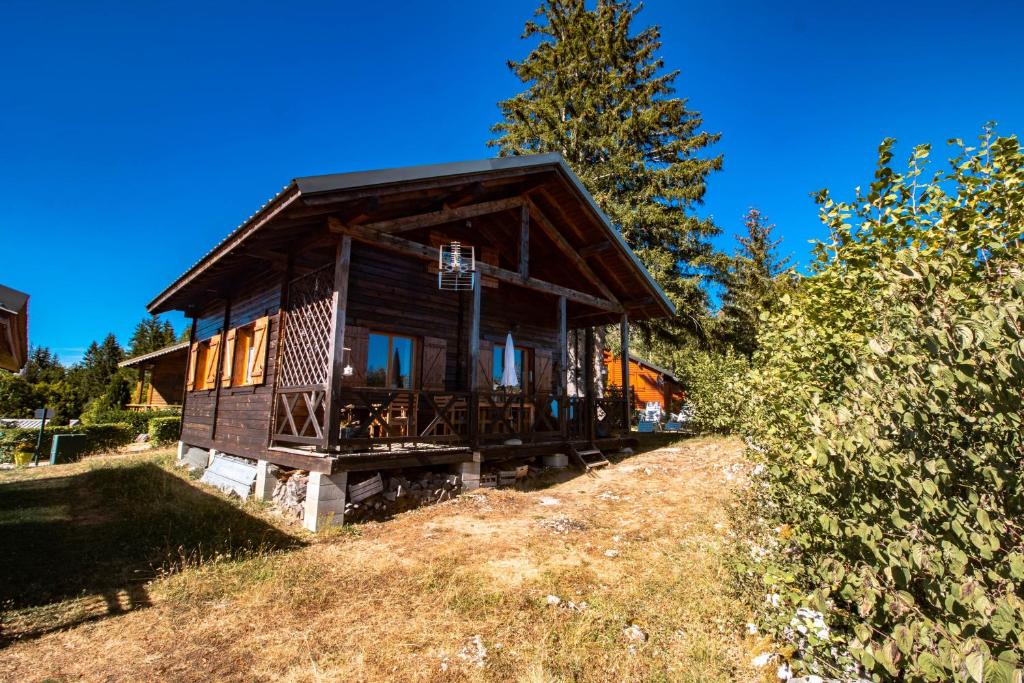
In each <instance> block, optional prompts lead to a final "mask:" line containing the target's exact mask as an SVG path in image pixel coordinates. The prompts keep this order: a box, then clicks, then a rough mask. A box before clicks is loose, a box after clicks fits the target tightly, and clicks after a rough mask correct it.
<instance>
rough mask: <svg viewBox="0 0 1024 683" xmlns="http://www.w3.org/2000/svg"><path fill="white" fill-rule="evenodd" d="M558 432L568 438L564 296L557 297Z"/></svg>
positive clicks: (567, 381) (567, 345)
mask: <svg viewBox="0 0 1024 683" xmlns="http://www.w3.org/2000/svg"><path fill="white" fill-rule="evenodd" d="M556 391H557V392H558V393H557V396H558V431H559V433H560V434H561V435H562V438H563V439H566V438H568V437H569V415H568V412H569V321H568V316H567V315H566V301H565V297H564V296H560V297H558V383H557V387H556Z"/></svg>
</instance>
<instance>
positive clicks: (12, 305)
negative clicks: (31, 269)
mask: <svg viewBox="0 0 1024 683" xmlns="http://www.w3.org/2000/svg"><path fill="white" fill-rule="evenodd" d="M27 301H28V294H26V293H25V292H19V291H18V290H16V289H11V288H10V287H5V286H4V285H0V311H5V312H7V313H11V314H13V315H17V314H18V313H21V311H22V309H24V308H25V303H26V302H27Z"/></svg>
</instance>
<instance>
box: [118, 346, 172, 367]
mask: <svg viewBox="0 0 1024 683" xmlns="http://www.w3.org/2000/svg"><path fill="white" fill-rule="evenodd" d="M188 347H189V342H187V341H186V342H181V343H179V344H175V345H173V346H165V347H164V348H162V349H157V350H156V351H150V352H149V353H144V354H142V355H141V356H135V357H133V358H126V359H125V360H123V361H121V362H120V363H118V364H117V367H119V368H130V367H131V366H133V365H138V364H139V363H142V362H144V361H147V360H152V359H154V358H159V357H160V356H166V355H167V354H170V353H174V352H175V351H181V350H182V349H187V348H188Z"/></svg>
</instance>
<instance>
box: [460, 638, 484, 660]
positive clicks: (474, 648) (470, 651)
mask: <svg viewBox="0 0 1024 683" xmlns="http://www.w3.org/2000/svg"><path fill="white" fill-rule="evenodd" d="M459 659H463V660H465V661H467V662H469V663H470V664H475V665H477V666H478V667H480V668H483V666H484V664H486V663H487V648H486V647H484V641H483V638H481V637H480V636H473V637H472V638H470V639H469V642H468V643H466V644H465V645H464V646H463V647H462V649H461V650H459Z"/></svg>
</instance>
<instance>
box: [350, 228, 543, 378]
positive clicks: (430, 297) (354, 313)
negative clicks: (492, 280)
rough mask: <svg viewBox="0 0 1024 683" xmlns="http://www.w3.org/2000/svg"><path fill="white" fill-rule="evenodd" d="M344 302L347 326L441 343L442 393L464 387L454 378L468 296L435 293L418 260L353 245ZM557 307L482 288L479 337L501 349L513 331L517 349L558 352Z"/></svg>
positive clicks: (507, 289) (533, 296)
mask: <svg viewBox="0 0 1024 683" xmlns="http://www.w3.org/2000/svg"><path fill="white" fill-rule="evenodd" d="M348 296H349V300H348V313H347V317H346V323H347V324H348V325H357V326H359V327H366V328H368V329H370V330H371V331H382V332H393V333H399V334H406V335H412V336H415V337H420V338H422V337H438V338H441V339H444V340H445V342H446V343H447V359H446V364H445V368H446V369H445V385H446V388H447V389H448V390H455V389H458V388H460V384H464V383H465V382H466V381H467V380H466V375H465V371H463V373H459V368H458V362H459V358H460V357H461V358H462V359H464V360H463V362H464V363H465V362H466V360H465V359H468V358H469V347H468V343H467V339H466V333H467V330H468V327H469V303H470V298H469V297H470V293H469V292H448V291H441V290H439V289H438V288H437V275H435V274H434V273H431V272H429V271H428V268H427V264H426V263H424V262H423V261H421V260H417V259H411V258H406V257H402V256H399V255H396V254H393V253H389V252H385V251H380V250H376V249H373V248H372V247H369V246H366V245H362V244H353V245H352V269H351V271H350V275H349V294H348ZM460 305H461V307H462V316H461V318H462V333H461V334H460V331H459V330H460V328H459V321H460V313H459V309H460ZM557 305H558V304H557V300H556V299H555V298H554V297H552V296H547V295H544V294H541V293H538V292H532V291H528V290H522V289H517V288H515V287H512V286H511V285H508V284H502V285H501V286H500V287H497V288H491V287H484V289H483V292H482V297H481V311H480V335H481V337H482V338H484V339H488V340H490V341H493V342H496V343H503V342H504V341H505V335H507V334H508V333H509V331H512V336H513V338H514V340H515V343H516V344H517V345H521V346H526V347H531V348H542V349H550V350H552V351H554V350H555V349H556V348H557V346H558V328H557ZM460 380H461V381H460Z"/></svg>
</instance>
